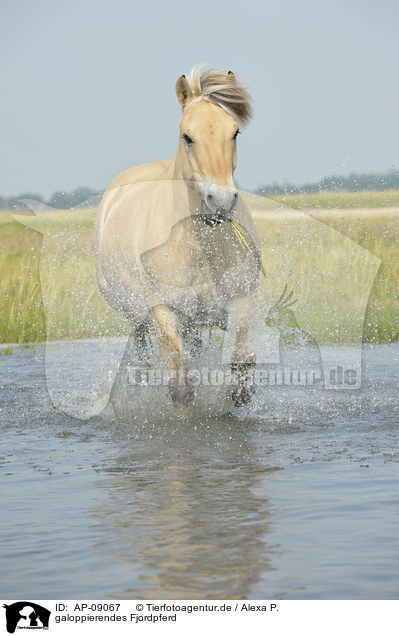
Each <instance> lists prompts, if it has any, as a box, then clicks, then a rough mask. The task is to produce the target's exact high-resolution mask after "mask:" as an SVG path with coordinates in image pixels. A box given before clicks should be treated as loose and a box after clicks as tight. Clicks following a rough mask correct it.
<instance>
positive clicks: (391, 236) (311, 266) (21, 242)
mask: <svg viewBox="0 0 399 636" xmlns="http://www.w3.org/2000/svg"><path fill="white" fill-rule="evenodd" d="M366 195H367V196H366ZM394 195H395V196H396V197H399V195H398V194H397V193H396V192H395V193H393V192H367V193H358V194H357V195H356V194H354V193H341V194H339V195H338V194H334V195H333V196H334V197H338V198H336V199H332V195H331V194H329V193H323V194H322V195H320V196H319V197H318V198H317V199H316V198H315V195H306V196H304V197H301V204H302V203H303V201H302V199H306V200H307V197H312V198H311V199H309V201H311V202H312V203H311V204H310V203H309V201H308V200H307V203H308V205H307V206H306V207H305V211H306V213H303V212H297V213H294V214H292V213H291V212H290V210H289V209H288V210H287V208H285V210H273V208H276V204H275V203H274V202H273V200H272V201H271V200H270V199H265V200H264V201H262V199H260V198H254V199H251V200H250V205H251V207H252V208H253V209H256V210H262V209H263V210H265V212H263V213H259V214H257V215H256V224H257V227H258V230H259V233H260V236H261V238H262V249H263V260H264V266H265V269H266V272H267V279H266V281H264V280H263V279H262V289H263V294H264V301H262V302H261V303H260V306H261V312H263V314H264V313H266V312H267V307H269V306H270V305H272V304H273V303H275V302H276V300H277V298H278V296H279V295H280V293H281V291H282V289H283V287H284V285H285V283H287V284H288V286H289V288H292V289H293V290H294V295H295V297H296V298H297V299H298V302H297V304H296V305H294V306H293V307H292V309H293V310H294V311H295V316H296V318H297V320H298V323H299V324H300V325H301V326H302V327H304V328H306V329H307V330H308V331H310V332H311V333H312V334H313V335H314V336H315V337H316V338H317V340H318V342H319V344H323V343H325V344H326V343H336V344H338V343H342V344H345V343H350V342H356V341H357V342H358V341H359V338H361V337H362V334H363V340H364V341H367V342H379V343H388V342H397V341H399V321H398V316H399V209H395V208H393V207H382V203H381V202H383V201H385V204H384V205H385V206H386V205H387V203H386V202H389V205H391V206H393V205H398V206H399V200H398V199H395V196H394ZM356 196H357V201H359V200H360V201H361V202H362V203H361V205H362V206H364V207H365V208H372V207H374V208H375V209H374V210H370V209H368V210H362V209H359V210H358V211H356V210H352V211H350V210H349V211H348V212H345V211H344V210H343V209H342V208H344V207H345V208H355V207H356V208H358V207H359V206H360V204H359V203H358V204H356ZM367 197H368V198H367ZM282 198H283V197H282ZM298 200H299V198H298V197H295V199H293V200H292V201H290V202H289V203H290V205H291V207H299V204H298ZM332 200H333V201H334V205H330V209H325V208H323V207H322V205H325V202H326V201H329V202H331V201H332ZM295 202H296V203H295ZM373 202H374V203H373ZM262 203H263V205H262ZM284 204H285V205H286V206H287V205H288V203H287V197H285V201H284ZM268 208H269V209H270V210H271V212H268V211H267V210H268ZM332 208H335V209H338V211H333V210H332ZM340 210H341V211H340ZM95 213H96V212H95V210H90V209H86V210H79V211H77V210H72V211H68V212H67V211H59V212H54V213H47V214H46V213H42V214H39V215H38V216H37V217H33V216H24V217H20V218H21V219H22V218H24V219H25V220H26V223H27V224H28V226H29V227H24V225H22V224H21V223H18V222H17V221H15V220H13V219H12V217H11V216H10V214H6V213H2V214H0V298H1V305H0V343H4V344H6V343H21V344H22V343H35V342H40V341H43V340H45V339H48V340H57V339H79V338H93V337H104V336H117V335H121V334H127V333H129V325H128V323H127V321H126V320H125V319H124V318H123V317H122V316H120V315H119V314H118V313H117V312H115V311H113V310H112V309H110V308H109V307H108V305H107V304H106V303H105V301H104V299H103V298H102V296H101V294H100V293H99V291H98V289H97V283H96V275H95V268H94V260H93V252H92V234H93V224H94V218H95ZM33 228H35V229H33ZM331 228H332V229H334V230H337V231H338V232H333V231H332V230H331ZM35 230H40V232H44V234H42V233H39V232H38V231H35ZM358 246H361V247H362V248H364V251H363V250H359V248H358ZM366 250H367V251H366ZM374 257H377V260H376V259H375V258H374ZM373 259H374V261H373ZM378 259H380V261H381V265H380V267H379V269H378V264H379V261H378ZM370 261H371V264H370ZM373 263H374V264H373ZM377 270H378V271H377ZM374 275H375V278H374ZM373 279H374V281H373ZM370 285H371V293H370V295H368V293H367V292H368V290H369V288H370ZM361 290H363V291H364V293H363V294H361V293H359V291H361ZM11 351H12V350H11V349H10V347H7V348H4V349H3V353H10V352H11Z"/></svg>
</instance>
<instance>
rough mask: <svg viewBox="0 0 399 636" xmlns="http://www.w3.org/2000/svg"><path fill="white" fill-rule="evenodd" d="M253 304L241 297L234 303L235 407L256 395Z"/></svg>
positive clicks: (248, 299)
mask: <svg viewBox="0 0 399 636" xmlns="http://www.w3.org/2000/svg"><path fill="white" fill-rule="evenodd" d="M252 310H253V307H252V302H251V300H250V298H248V297H240V298H237V299H235V300H234V301H233V303H232V315H233V321H234V347H233V356H232V359H231V371H232V376H233V379H234V384H235V388H234V390H233V393H232V398H233V402H234V404H235V406H244V404H248V402H250V401H251V399H252V396H253V395H254V393H255V386H254V383H253V379H254V378H253V376H254V372H255V367H256V356H255V353H254V350H253V345H252V341H251V330H250V327H251V314H252Z"/></svg>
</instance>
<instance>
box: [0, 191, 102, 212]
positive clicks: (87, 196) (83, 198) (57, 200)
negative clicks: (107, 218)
mask: <svg viewBox="0 0 399 636" xmlns="http://www.w3.org/2000/svg"><path fill="white" fill-rule="evenodd" d="M102 195H103V191H101V192H99V191H98V190H91V189H90V188H86V187H84V186H82V187H80V188H76V190H74V191H73V192H62V191H59V192H54V194H53V195H52V196H51V197H50V198H49V199H48V200H47V201H46V200H45V199H44V198H43V197H42V196H41V195H40V194H36V193H32V192H25V193H24V194H20V195H18V196H15V197H6V198H4V197H2V196H0V209H1V210H16V209H20V208H23V207H25V206H24V203H23V202H24V201H35V202H36V203H43V204H44V205H46V206H48V207H51V208H58V209H59V208H62V209H71V208H77V207H79V208H85V207H90V208H91V207H94V206H95V205H98V203H99V202H100V201H101V197H102Z"/></svg>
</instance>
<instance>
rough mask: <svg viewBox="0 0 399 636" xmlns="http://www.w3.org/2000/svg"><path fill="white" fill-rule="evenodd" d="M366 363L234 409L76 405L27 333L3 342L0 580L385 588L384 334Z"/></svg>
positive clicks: (225, 594)
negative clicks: (88, 415) (51, 386)
mask: <svg viewBox="0 0 399 636" xmlns="http://www.w3.org/2000/svg"><path fill="white" fill-rule="evenodd" d="M363 370H364V373H363V384H362V388H361V389H360V390H356V391H346V392H345V391H337V392H335V391H312V390H300V389H299V390H296V389H292V388H291V389H281V387H280V388H274V389H273V390H272V389H271V388H269V389H266V388H265V389H259V390H258V394H257V400H258V407H257V409H256V410H255V411H254V412H253V413H251V411H248V412H247V413H244V414H242V415H240V416H236V415H234V416H232V415H223V416H219V417H213V416H210V415H209V416H208V417H207V416H205V415H201V414H198V413H197V414H196V413H195V412H194V413H191V414H189V415H187V414H186V415H180V416H179V417H177V416H173V414H172V415H170V414H169V415H168V416H167V417H163V418H162V417H159V416H157V417H156V416H152V411H151V405H149V406H148V416H147V417H142V416H140V418H137V419H136V420H134V418H132V419H131V420H130V421H129V420H128V421H125V422H118V421H117V420H116V419H115V418H113V417H111V415H107V416H106V417H95V418H92V419H89V420H87V421H80V420H77V419H74V418H73V417H72V416H70V415H66V414H65V413H61V412H60V411H57V410H56V409H54V408H53V406H52V404H51V402H50V400H49V398H48V393H47V390H46V382H45V376H44V366H43V349H42V348H40V347H39V348H38V350H37V351H36V353H32V351H30V350H27V349H18V348H16V349H14V352H13V354H12V355H11V356H6V355H2V356H0V373H1V376H0V377H1V380H0V384H1V404H0V406H1V410H0V428H1V451H0V470H1V511H2V514H1V521H0V527H1V546H2V547H1V553H2V555H1V561H2V572H3V576H2V577H1V581H0V596H1V597H2V598H5V599H7V598H12V599H15V598H24V597H25V598H42V599H44V598H60V599H63V598H197V599H208V598H216V599H217V598H220V599H222V598H286V599H309V598H317V599H336V598H344V599H358V598H370V599H371V598H380V599H384V598H385V599H397V598H399V533H398V527H399V514H398V512H399V492H398V491H399V489H398V483H399V443H398V442H399V435H398V430H399V429H398V422H399V400H398V384H399V347H398V346H397V345H392V346H378V347H374V348H371V349H368V350H367V351H366V352H365V354H364V368H363ZM259 404H261V405H262V408H259ZM4 573H7V574H6V575H4Z"/></svg>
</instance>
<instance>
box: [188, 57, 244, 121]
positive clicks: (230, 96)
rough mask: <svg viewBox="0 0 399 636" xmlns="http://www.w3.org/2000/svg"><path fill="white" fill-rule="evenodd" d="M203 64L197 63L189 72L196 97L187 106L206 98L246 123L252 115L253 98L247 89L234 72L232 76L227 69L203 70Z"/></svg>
mask: <svg viewBox="0 0 399 636" xmlns="http://www.w3.org/2000/svg"><path fill="white" fill-rule="evenodd" d="M203 66H204V64H197V65H196V66H194V67H193V68H192V69H191V71H190V73H189V74H188V77H187V81H188V83H189V84H190V88H191V90H192V93H193V96H194V98H193V99H192V100H191V101H190V102H189V104H187V106H186V108H190V106H192V105H193V104H195V103H196V102H198V101H200V100H201V99H206V100H207V101H209V102H212V103H213V104H216V105H217V106H220V107H221V108H223V109H224V110H225V111H226V112H227V113H229V115H231V116H232V117H235V119H237V120H238V122H239V123H240V124H242V125H245V124H246V123H247V122H248V121H249V120H250V118H251V117H252V108H251V103H250V101H251V98H250V95H249V93H248V92H247V90H246V89H245V88H244V87H243V86H241V85H240V84H239V83H238V82H237V80H236V78H235V76H234V75H233V74H232V73H231V76H230V75H229V74H228V73H227V72H226V71H217V70H215V69H209V70H206V71H203V72H201V69H202V68H203ZM229 77H230V79H229Z"/></svg>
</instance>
